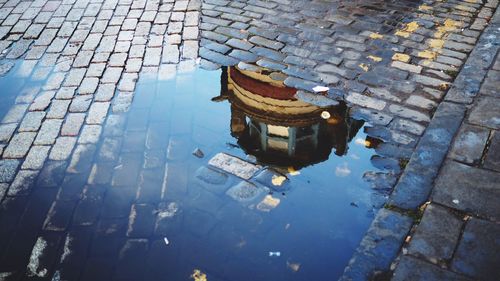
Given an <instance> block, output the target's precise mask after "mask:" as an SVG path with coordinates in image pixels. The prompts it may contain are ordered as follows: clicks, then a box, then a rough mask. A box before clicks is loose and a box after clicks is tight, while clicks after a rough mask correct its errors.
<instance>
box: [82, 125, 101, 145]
mask: <svg viewBox="0 0 500 281" xmlns="http://www.w3.org/2000/svg"><path fill="white" fill-rule="evenodd" d="M101 131H102V127H101V126H100V125H85V126H83V129H82V133H81V134H80V137H79V138H78V143H83V144H85V143H97V142H98V141H99V137H100V135H101Z"/></svg>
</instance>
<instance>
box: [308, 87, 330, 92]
mask: <svg viewBox="0 0 500 281" xmlns="http://www.w3.org/2000/svg"><path fill="white" fill-rule="evenodd" d="M312 90H313V91H314V92H315V93H322V92H327V91H328V90H330V88H328V87H324V86H316V87H314V88H312Z"/></svg>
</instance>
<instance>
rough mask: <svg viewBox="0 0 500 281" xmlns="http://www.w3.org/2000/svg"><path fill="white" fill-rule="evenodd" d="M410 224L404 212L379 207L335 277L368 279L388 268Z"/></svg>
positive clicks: (411, 222) (410, 221)
mask: <svg viewBox="0 0 500 281" xmlns="http://www.w3.org/2000/svg"><path fill="white" fill-rule="evenodd" d="M412 224H413V220H412V219H411V218H409V217H407V216H404V215H401V214H400V213H397V212H394V211H390V210H387V209H381V210H380V211H379V212H378V213H377V215H376V217H375V219H374V221H373V223H372V225H371V226H370V228H369V229H368V232H367V234H366V236H365V237H364V238H363V240H362V241H361V244H360V245H359V247H358V248H357V249H356V252H355V253H354V255H353V257H352V258H351V260H350V262H349V264H348V265H347V267H346V269H345V271H344V274H343V276H342V277H341V278H340V279H339V280H341V281H344V280H368V279H371V278H372V277H373V275H374V273H375V272H376V271H388V270H389V267H390V265H391V263H392V261H393V260H394V259H395V258H396V256H397V255H398V253H399V249H400V248H401V245H402V244H403V242H404V240H405V237H406V236H407V235H408V232H409V231H410V228H411V226H412Z"/></svg>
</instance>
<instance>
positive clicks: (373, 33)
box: [370, 32, 384, 39]
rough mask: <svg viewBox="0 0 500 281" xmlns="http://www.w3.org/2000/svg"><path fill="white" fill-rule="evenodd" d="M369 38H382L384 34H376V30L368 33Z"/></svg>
mask: <svg viewBox="0 0 500 281" xmlns="http://www.w3.org/2000/svg"><path fill="white" fill-rule="evenodd" d="M370 38H371V39H382V38H384V35H382V34H378V32H372V33H370Z"/></svg>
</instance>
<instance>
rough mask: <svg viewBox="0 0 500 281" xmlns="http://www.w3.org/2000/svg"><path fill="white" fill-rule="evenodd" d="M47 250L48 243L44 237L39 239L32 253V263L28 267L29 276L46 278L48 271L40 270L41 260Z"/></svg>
mask: <svg viewBox="0 0 500 281" xmlns="http://www.w3.org/2000/svg"><path fill="white" fill-rule="evenodd" d="M46 248H47V241H45V239H43V238H42V237H38V239H37V240H36V243H35V246H33V250H32V251H31V256H30V262H29V264H28V267H27V270H28V275H29V276H31V277H33V276H38V277H45V276H46V275H47V273H48V270H47V269H46V268H40V266H41V265H40V259H41V258H42V256H43V253H44V251H45V249H46Z"/></svg>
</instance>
